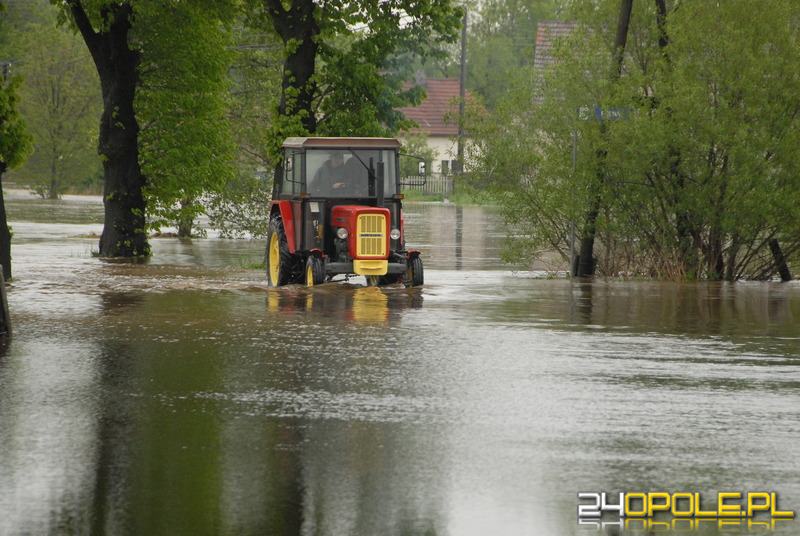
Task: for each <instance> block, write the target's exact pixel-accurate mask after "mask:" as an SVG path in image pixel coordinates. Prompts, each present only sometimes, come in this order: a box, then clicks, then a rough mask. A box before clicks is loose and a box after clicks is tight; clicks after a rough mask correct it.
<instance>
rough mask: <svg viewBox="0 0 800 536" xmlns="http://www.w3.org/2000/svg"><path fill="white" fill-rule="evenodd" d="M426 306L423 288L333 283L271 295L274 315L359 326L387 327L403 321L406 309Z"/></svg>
mask: <svg viewBox="0 0 800 536" xmlns="http://www.w3.org/2000/svg"><path fill="white" fill-rule="evenodd" d="M422 304H423V296H422V289H419V288H410V289H405V288H400V287H382V288H381V287H362V286H355V285H349V284H329V285H325V286H319V287H315V288H313V289H306V288H302V287H289V288H281V289H272V290H270V291H268V292H267V310H268V311H269V312H270V313H280V314H282V315H295V316H296V315H298V314H299V313H308V314H310V315H311V316H308V317H304V318H303V321H315V320H318V319H327V320H328V321H330V320H333V319H338V320H339V321H341V322H355V323H356V324H387V323H388V322H389V321H390V319H392V318H395V319H399V318H401V317H402V312H403V311H404V310H405V309H409V308H411V309H419V308H421V307H422ZM317 317H319V318H317Z"/></svg>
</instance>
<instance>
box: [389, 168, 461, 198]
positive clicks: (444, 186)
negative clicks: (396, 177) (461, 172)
mask: <svg viewBox="0 0 800 536" xmlns="http://www.w3.org/2000/svg"><path fill="white" fill-rule="evenodd" d="M400 184H401V188H400V189H401V190H402V191H414V192H420V193H423V194H430V195H437V194H439V195H451V194H452V193H453V176H452V175H444V174H442V173H431V174H429V175H410V176H406V177H402V178H401V179H400Z"/></svg>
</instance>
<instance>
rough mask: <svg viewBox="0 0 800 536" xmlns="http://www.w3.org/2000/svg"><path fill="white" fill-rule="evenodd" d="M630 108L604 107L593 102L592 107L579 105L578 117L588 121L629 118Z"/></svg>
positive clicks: (600, 121)
mask: <svg viewBox="0 0 800 536" xmlns="http://www.w3.org/2000/svg"><path fill="white" fill-rule="evenodd" d="M631 113H632V110H631V109H630V108H606V109H603V107H602V106H600V105H598V104H595V105H594V106H593V107H589V106H581V107H580V108H578V119H580V120H581V121H588V120H590V119H592V118H593V119H595V120H596V121H597V122H599V123H602V122H603V121H623V120H627V119H629V118H630V115H631Z"/></svg>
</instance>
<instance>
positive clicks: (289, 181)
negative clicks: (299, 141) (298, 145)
mask: <svg viewBox="0 0 800 536" xmlns="http://www.w3.org/2000/svg"><path fill="white" fill-rule="evenodd" d="M302 163H303V153H302V152H300V151H291V150H287V151H286V153H285V154H284V157H283V170H282V171H283V173H282V176H281V184H280V192H279V193H281V194H292V195H296V194H299V193H301V192H302V191H303V166H302Z"/></svg>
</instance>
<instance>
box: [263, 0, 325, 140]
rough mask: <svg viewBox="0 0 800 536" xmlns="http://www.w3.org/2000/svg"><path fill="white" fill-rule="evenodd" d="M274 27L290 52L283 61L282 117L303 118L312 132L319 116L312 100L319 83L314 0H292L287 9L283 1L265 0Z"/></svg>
mask: <svg viewBox="0 0 800 536" xmlns="http://www.w3.org/2000/svg"><path fill="white" fill-rule="evenodd" d="M265 5H266V10H267V13H268V14H269V16H270V20H271V21H272V26H273V27H274V28H275V31H276V32H277V33H278V35H279V36H280V37H281V40H282V41H283V44H284V46H285V48H286V49H287V50H288V51H289V53H288V54H287V56H286V59H285V60H284V62H283V81H282V84H281V100H280V104H279V105H278V112H279V113H280V115H282V116H298V117H300V121H301V124H302V125H303V128H304V129H305V130H306V131H308V133H310V134H313V133H314V132H316V130H317V118H316V115H315V113H314V107H313V100H314V94H315V93H316V90H317V86H316V84H315V83H314V81H313V76H314V71H315V69H316V61H317V52H318V50H319V45H318V44H317V36H318V35H319V31H320V30H319V25H318V24H317V21H316V19H314V2H313V1H312V0H292V3H291V6H290V7H289V9H288V10H287V9H286V8H284V7H283V4H282V2H281V1H280V0H265Z"/></svg>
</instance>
